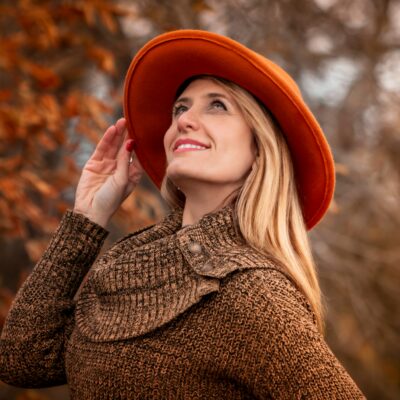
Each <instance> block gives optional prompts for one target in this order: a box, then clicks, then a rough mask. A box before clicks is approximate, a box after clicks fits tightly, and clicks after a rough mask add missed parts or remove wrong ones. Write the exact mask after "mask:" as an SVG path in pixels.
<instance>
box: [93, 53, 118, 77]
mask: <svg viewBox="0 0 400 400" xmlns="http://www.w3.org/2000/svg"><path fill="white" fill-rule="evenodd" d="M88 55H89V57H91V58H92V59H94V60H95V61H96V62H97V65H98V66H99V68H101V69H102V70H103V71H105V72H108V73H110V74H113V73H114V72H115V60H114V56H113V54H112V53H111V52H110V51H109V50H107V49H105V48H103V47H100V46H90V47H89V49H88Z"/></svg>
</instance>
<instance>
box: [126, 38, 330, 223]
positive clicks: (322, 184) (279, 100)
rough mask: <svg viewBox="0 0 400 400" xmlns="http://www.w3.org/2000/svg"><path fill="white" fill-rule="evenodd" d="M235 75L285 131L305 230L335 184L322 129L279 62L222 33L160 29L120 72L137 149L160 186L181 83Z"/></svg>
mask: <svg viewBox="0 0 400 400" xmlns="http://www.w3.org/2000/svg"><path fill="white" fill-rule="evenodd" d="M204 74H206V75H214V76H217V77H220V78H224V79H227V80H230V81H233V82H235V83H236V84H238V85H239V86H241V87H242V88H244V89H246V90H247V91H249V92H250V93H252V94H253V95H254V96H255V97H257V98H258V99H259V100H260V101H261V102H262V103H263V104H264V105H265V106H266V107H267V109H269V110H270V112H271V113H272V114H273V115H274V117H275V119H276V121H277V122H278V124H279V125H280V128H281V130H282V132H283V134H284V135H285V138H286V141H287V144H288V146H289V149H290V152H291V156H292V161H293V165H294V171H295V177H296V184H297V188H298V193H299V197H300V202H301V206H302V211H303V216H304V220H305V223H306V226H307V228H308V229H311V228H312V227H313V226H314V225H315V224H316V223H317V222H318V221H319V220H320V219H321V218H322V217H323V215H324V214H325V212H326V210H327V208H328V206H329V204H330V201H331V199H332V196H333V191H334V186H335V172H334V161H333V157H332V154H331V151H330V148H329V145H328V143H327V141H326V139H325V136H324V134H323V131H322V129H321V127H320V126H319V124H318V122H317V121H316V119H315V117H314V115H313V114H312V112H311V111H310V109H309V108H308V106H307V105H306V104H305V102H304V100H303V99H302V96H301V93H300V90H299V88H298V87H297V85H296V83H295V82H294V80H293V79H292V78H291V77H290V76H289V75H288V74H287V73H286V72H285V71H284V70H283V69H282V68H280V67H279V66H278V65H276V64H275V63H273V62H272V61H270V60H268V59H267V58H265V57H263V56H261V55H260V54H257V53H256V52H254V51H252V50H250V49H249V48H247V47H245V46H243V45H242V44H240V43H238V42H236V41H234V40H232V39H229V38H227V37H225V36H222V35H218V34H215V33H212V32H207V31H200V30H178V31H173V32H168V33H164V34H162V35H159V36H157V37H155V38H154V39H152V40H150V41H149V42H148V43H146V44H145V45H144V46H143V47H142V48H141V49H140V50H139V51H138V52H137V54H136V56H135V57H134V59H133V60H132V63H131V65H130V66H129V69H128V72H127V75H126V79H125V92H124V115H125V118H126V120H127V126H128V132H129V135H130V136H131V137H132V138H134V140H135V143H136V146H135V153H136V155H137V157H138V159H139V161H140V163H141V165H142V166H143V168H144V170H145V171H146V173H147V174H148V176H149V177H150V179H151V180H152V181H153V182H154V184H155V185H156V186H157V187H158V188H160V186H161V182H162V179H163V177H164V174H165V167H166V158H165V150H164V147H163V137H164V134H165V132H166V131H167V129H168V127H169V126H170V124H171V115H172V106H173V103H174V101H175V96H176V92H177V89H178V88H179V86H180V85H181V84H182V83H183V82H184V81H185V80H186V79H188V78H190V77H192V76H195V75H204Z"/></svg>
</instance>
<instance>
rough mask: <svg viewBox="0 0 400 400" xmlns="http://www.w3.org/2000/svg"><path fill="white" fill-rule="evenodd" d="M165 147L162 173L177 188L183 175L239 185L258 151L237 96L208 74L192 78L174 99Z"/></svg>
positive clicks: (180, 184) (194, 178) (205, 180)
mask: <svg viewBox="0 0 400 400" xmlns="http://www.w3.org/2000/svg"><path fill="white" fill-rule="evenodd" d="M181 141H195V142H196V143H199V144H200V147H193V146H192V147H190V146H191V145H190V144H185V143H184V142H183V147H182V146H179V143H180V142H181ZM177 146H178V147H177ZM164 149H165V154H166V158H167V170H166V174H167V176H168V177H169V178H170V179H172V181H173V182H174V183H175V184H177V185H179V186H181V187H183V186H184V184H183V182H186V181H187V180H192V181H193V180H194V181H202V182H209V183H216V184H221V185H224V184H226V185H229V186H235V187H240V186H241V185H242V184H243V182H244V181H245V179H246V177H247V175H248V173H249V172H250V169H251V165H252V163H253V161H254V159H255V155H256V151H257V150H256V145H255V142H254V138H253V134H252V132H251V129H250V127H249V125H248V124H247V123H246V121H245V119H244V116H243V114H242V112H241V111H240V109H239V106H238V105H237V103H236V101H235V100H234V99H233V97H232V96H231V95H230V94H229V93H228V92H227V91H226V90H225V89H224V88H222V87H221V86H219V85H218V84H217V83H215V82H213V81H211V80H208V79H198V80H195V81H193V82H191V83H190V84H189V85H188V87H187V88H186V89H185V90H184V92H183V93H182V94H181V96H180V97H179V98H178V99H177V101H176V102H175V104H174V107H173V110H172V123H171V126H170V127H169V129H168V130H167V132H166V134H165V136H164Z"/></svg>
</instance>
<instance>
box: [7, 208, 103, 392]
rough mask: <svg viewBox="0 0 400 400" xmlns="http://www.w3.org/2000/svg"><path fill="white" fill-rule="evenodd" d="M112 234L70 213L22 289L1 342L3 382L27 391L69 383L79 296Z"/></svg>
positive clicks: (84, 218)
mask: <svg viewBox="0 0 400 400" xmlns="http://www.w3.org/2000/svg"><path fill="white" fill-rule="evenodd" d="M107 234H108V232H107V231H106V230H105V229H104V228H102V227H101V226H99V225H97V224H95V223H93V222H92V221H90V220H89V219H87V218H86V217H85V216H83V215H81V214H77V213H74V212H73V211H71V210H67V212H66V213H65V214H64V216H63V218H62V220H61V223H60V225H59V227H58V229H57V231H56V232H55V234H54V235H53V237H52V239H51V240H50V243H49V245H48V247H47V249H46V251H45V253H44V254H43V256H42V258H41V259H40V261H39V262H38V263H37V265H36V266H35V268H34V269H33V271H32V273H31V274H30V275H29V277H28V278H27V280H26V281H25V282H24V284H23V285H22V287H21V288H20V290H19V291H18V293H17V295H16V297H15V299H14V301H13V304H12V306H11V309H10V311H9V313H8V315H7V318H6V321H5V324H4V327H3V330H2V333H1V338H0V379H1V380H2V381H4V382H6V383H8V384H11V385H15V386H21V387H46V386H53V385H60V384H64V383H66V376H65V368H64V355H65V347H66V342H67V340H68V338H69V336H70V334H71V332H72V329H73V326H74V316H73V312H74V300H73V298H74V295H75V293H76V292H77V290H78V288H79V286H80V284H81V282H82V280H83V278H84V276H85V274H86V273H87V271H88V270H89V268H90V267H91V265H92V264H93V262H94V261H95V259H96V257H97V255H98V253H99V251H100V249H101V247H102V245H103V243H104V240H105V238H106V236H107Z"/></svg>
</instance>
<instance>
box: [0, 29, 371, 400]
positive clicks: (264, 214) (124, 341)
mask: <svg viewBox="0 0 400 400" xmlns="http://www.w3.org/2000/svg"><path fill="white" fill-rule="evenodd" d="M124 107H125V116H126V118H127V120H126V121H125V119H120V120H119V121H118V122H117V123H116V124H115V126H112V127H110V128H109V129H108V130H107V131H106V132H105V134H104V136H103V138H102V139H101V141H100V142H99V144H98V146H97V148H96V150H95V152H94V154H93V155H92V157H91V158H90V160H89V161H88V163H87V164H86V166H85V168H84V170H83V173H82V176H81V179H80V182H79V184H78V188H77V193H76V201H75V206H74V210H69V211H67V213H66V214H65V215H64V217H63V220H62V221H61V224H60V226H59V228H58V230H57V232H56V233H55V235H54V237H53V238H52V241H51V243H50V245H49V247H48V249H47V250H46V252H45V254H44V256H43V258H42V259H41V261H40V262H39V263H38V265H37V266H36V267H35V269H34V271H33V272H32V274H31V275H30V277H29V278H28V280H27V281H26V282H25V284H24V285H23V287H22V288H21V290H20V291H19V293H18V295H17V298H16V299H15V302H14V304H13V307H12V308H11V311H10V314H9V316H8V319H7V322H6V324H5V327H4V330H3V332H2V340H1V356H0V366H1V367H0V377H1V379H2V380H4V381H5V382H8V383H11V384H14V385H19V386H30V387H42V386H49V385H56V384H62V383H66V382H68V384H69V387H70V392H71V398H73V399H270V398H273V399H275V398H276V399H295V398H296V399H297V398H307V399H308V398H310V399H360V398H363V395H362V393H361V392H360V390H359V389H358V388H357V386H356V384H355V383H354V382H353V381H352V379H351V378H350V377H349V375H348V374H347V373H346V371H345V370H344V368H343V367H342V366H341V364H340V363H339V362H338V360H337V359H336V358H335V357H334V355H333V354H332V352H331V351H330V349H329V348H328V346H327V345H326V343H325V341H324V339H323V336H322V329H323V323H322V321H323V316H322V309H321V301H320V290H319V285H318V281H317V278H316V272H315V267H314V264H313V260H312V256H311V252H310V250H309V246H308V241H307V235H306V228H311V227H312V226H313V225H315V224H316V223H317V222H318V221H319V220H320V219H321V218H322V216H323V215H324V213H325V211H326V209H327V207H328V205H329V202H330V200H331V197H332V193H333V187H334V170H333V160H332V157H331V153H330V151H329V147H328V145H327V143H326V141H325V139H324V136H323V133H322V131H321V129H320V127H319V125H318V124H317V122H316V121H315V119H314V117H313V116H312V114H311V112H310V111H309V109H308V108H307V106H306V105H305V104H304V102H303V100H302V99H301V96H300V93H299V91H298V88H297V86H296V85H295V83H294V82H293V81H292V80H291V79H290V77H288V76H287V74H286V73H285V72H284V71H282V70H281V69H280V68H279V67H277V66H276V65H275V64H272V63H271V62H270V61H268V60H266V59H264V58H263V57H261V56H259V55H257V54H256V53H254V52H252V51H251V50H249V49H247V48H245V47H244V46H241V45H240V44H239V43H237V42H234V41H232V40H230V39H228V38H225V37H222V36H219V35H216V34H213V33H209V32H202V31H185V30H184V31H176V32H171V33H167V34H164V35H160V36H159V37H157V38H155V39H153V40H152V41H150V42H149V43H148V44H146V46H144V48H143V49H141V50H140V51H139V53H138V54H137V55H136V57H135V59H134V60H133V62H132V64H131V66H130V69H129V71H128V74H127V78H126V81H125V101H124ZM171 121H172V122H171ZM126 124H127V125H128V132H129V137H128V138H126V137H124V131H125V125H126ZM133 145H135V154H136V156H137V158H134V161H133V162H132V160H133V159H132V157H131V155H132V156H133V155H134V154H133V153H132V150H133ZM143 169H144V170H145V171H146V172H147V173H148V175H149V176H150V177H151V179H153V181H154V183H155V184H156V185H157V186H158V187H159V188H161V193H162V194H163V196H164V198H165V199H166V200H167V202H168V203H169V204H170V205H171V211H170V212H169V214H168V215H167V216H166V217H165V218H164V219H163V220H162V221H161V222H159V223H158V224H155V225H153V226H150V227H147V228H144V229H142V230H139V231H137V232H134V233H133V234H131V235H128V236H127V237H125V238H123V239H121V240H120V241H118V242H117V243H116V244H115V245H114V246H113V247H112V248H111V249H110V250H108V251H107V252H105V253H104V255H103V256H102V257H100V258H99V259H98V260H97V261H96V262H95V263H94V261H95V258H96V256H97V254H98V252H99V250H100V248H101V246H102V244H103V241H104V239H105V237H106V235H107V231H106V226H107V223H108V221H109V219H110V218H111V216H112V215H113V214H114V212H115V211H116V210H117V209H118V207H119V205H120V204H121V202H122V201H123V199H124V198H126V196H127V195H128V194H129V193H131V191H132V190H133V189H134V187H135V186H136V185H137V183H138V180H139V179H140V176H141V174H142V172H143ZM93 263H94V265H93V267H92V268H90V267H91V266H92V264H93ZM89 269H90V271H89V273H88V277H87V280H86V281H85V283H84V284H83V286H82V289H81V291H80V293H79V295H78V299H77V302H76V305H75V302H74V300H73V297H74V295H75V294H76V292H77V289H78V287H79V285H80V284H81V282H82V280H83V277H84V275H85V273H86V272H87V271H88V270H89Z"/></svg>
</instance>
